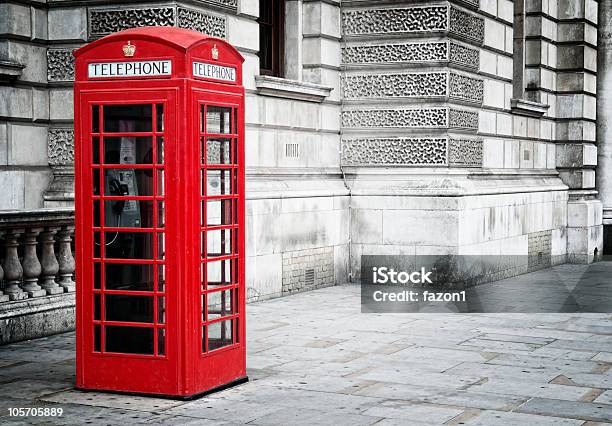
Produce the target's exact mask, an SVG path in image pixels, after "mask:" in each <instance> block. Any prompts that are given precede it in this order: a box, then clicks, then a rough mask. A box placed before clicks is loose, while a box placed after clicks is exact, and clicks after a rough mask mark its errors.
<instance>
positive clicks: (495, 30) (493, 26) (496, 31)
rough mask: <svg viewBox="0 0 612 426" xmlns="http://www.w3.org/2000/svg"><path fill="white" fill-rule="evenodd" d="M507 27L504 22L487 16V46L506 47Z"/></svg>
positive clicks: (500, 48) (485, 41)
mask: <svg viewBox="0 0 612 426" xmlns="http://www.w3.org/2000/svg"><path fill="white" fill-rule="evenodd" d="M505 30H506V28H505V26H504V25H503V24H501V23H499V22H497V21H494V20H492V19H489V18H485V36H484V44H485V46H490V47H493V48H495V49H499V50H504V49H505V47H506V40H505V39H506V32H505Z"/></svg>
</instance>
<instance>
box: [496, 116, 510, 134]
mask: <svg viewBox="0 0 612 426" xmlns="http://www.w3.org/2000/svg"><path fill="white" fill-rule="evenodd" d="M497 134H498V135H504V136H512V116H511V115H510V114H504V113H498V114H497Z"/></svg>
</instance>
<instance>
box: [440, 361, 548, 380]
mask: <svg viewBox="0 0 612 426" xmlns="http://www.w3.org/2000/svg"><path fill="white" fill-rule="evenodd" d="M446 373H447V374H460V375H471V376H480V377H505V378H510V379H515V380H526V381H529V382H540V383H548V382H549V381H551V380H552V379H554V378H555V377H557V376H558V375H559V370H556V369H551V368H545V369H542V368H530V367H522V366H511V365H491V364H478V363H472V362H464V363H461V364H459V365H458V366H456V367H453V368H451V369H449V370H447V371H446Z"/></svg>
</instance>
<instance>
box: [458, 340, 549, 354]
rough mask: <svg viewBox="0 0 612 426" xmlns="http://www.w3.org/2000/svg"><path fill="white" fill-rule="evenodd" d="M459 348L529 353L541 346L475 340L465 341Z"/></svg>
mask: <svg viewBox="0 0 612 426" xmlns="http://www.w3.org/2000/svg"><path fill="white" fill-rule="evenodd" d="M460 346H475V347H478V348H483V349H485V350H487V351H490V352H508V351H511V352H508V353H512V352H517V351H519V352H531V351H533V350H535V349H538V348H541V347H542V346H543V345H542V344H536V343H522V342H507V341H500V340H487V339H481V338H475V339H470V340H467V341H465V342H463V343H461V345H460Z"/></svg>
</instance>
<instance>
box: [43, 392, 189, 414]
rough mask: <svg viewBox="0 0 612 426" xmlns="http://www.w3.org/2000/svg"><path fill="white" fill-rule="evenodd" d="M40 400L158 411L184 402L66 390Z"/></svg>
mask: <svg viewBox="0 0 612 426" xmlns="http://www.w3.org/2000/svg"><path fill="white" fill-rule="evenodd" d="M40 400H42V401H48V402H57V403H60V404H81V405H92V406H96V407H107V408H119V409H124V410H140V411H160V410H165V409H167V408H171V407H176V406H179V405H182V404H185V402H184V401H176V400H171V399H161V398H150V397H142V396H132V395H115V394H110V393H102V392H83V391H78V390H68V391H64V392H58V393H54V394H51V395H46V396H44V397H41V398H40Z"/></svg>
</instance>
